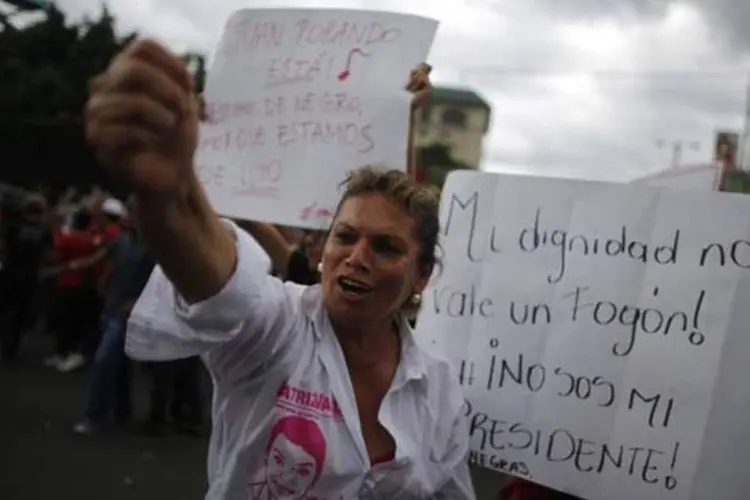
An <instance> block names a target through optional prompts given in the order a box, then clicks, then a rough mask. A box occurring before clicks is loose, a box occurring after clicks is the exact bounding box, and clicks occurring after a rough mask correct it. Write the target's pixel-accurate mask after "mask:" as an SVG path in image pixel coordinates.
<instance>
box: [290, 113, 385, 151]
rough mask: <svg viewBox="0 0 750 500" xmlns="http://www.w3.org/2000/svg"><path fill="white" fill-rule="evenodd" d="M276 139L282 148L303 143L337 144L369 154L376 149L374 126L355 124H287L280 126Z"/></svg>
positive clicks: (305, 122) (300, 122)
mask: <svg viewBox="0 0 750 500" xmlns="http://www.w3.org/2000/svg"><path fill="white" fill-rule="evenodd" d="M276 139H277V142H278V144H279V146H282V147H288V146H293V145H295V144H298V143H301V142H304V143H310V144H335V145H338V146H349V147H353V148H354V149H355V150H356V151H357V152H358V153H367V152H368V151H372V149H373V148H374V147H375V141H374V139H373V138H372V126H371V125H369V124H366V125H360V124H357V123H354V122H328V121H322V120H315V121H313V120H309V121H297V122H291V123H286V124H282V125H279V127H278V128H277V129H276Z"/></svg>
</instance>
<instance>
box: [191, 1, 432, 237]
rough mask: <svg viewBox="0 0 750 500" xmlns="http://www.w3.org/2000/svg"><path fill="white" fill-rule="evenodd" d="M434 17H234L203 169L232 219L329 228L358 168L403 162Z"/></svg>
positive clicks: (245, 13) (298, 13)
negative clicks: (415, 80) (413, 73)
mask: <svg viewBox="0 0 750 500" xmlns="http://www.w3.org/2000/svg"><path fill="white" fill-rule="evenodd" d="M436 29H437V22H435V21H432V20H429V19H425V18H421V17H416V16H411V15H400V14H393V13H385V12H372V11H364V10H320V9H318V10H299V9H294V10H292V9H257V10H255V9H254V10H242V11H239V12H236V13H235V14H233V15H232V16H231V18H230V19H229V21H228V23H227V25H226V27H225V30H224V34H223V36H222V39H221V42H220V45H219V49H218V51H217V53H216V57H215V61H214V64H213V67H212V70H211V71H210V73H209V78H208V81H207V83H206V92H205V98H206V103H207V108H206V111H207V114H208V123H206V124H204V125H203V126H202V127H201V134H200V141H199V146H198V154H197V161H196V168H197V169H198V174H199V176H200V178H201V180H202V182H203V185H204V186H205V188H206V191H207V193H208V196H209V198H210V199H211V201H212V203H213V204H214V206H215V207H216V209H217V210H218V211H219V212H220V213H222V214H224V215H227V216H230V217H239V218H243V219H257V220H264V221H268V222H274V223H280V224H286V225H289V226H298V227H308V228H323V227H326V226H327V225H328V224H329V222H330V219H331V217H332V215H333V211H334V210H335V206H336V204H337V201H338V198H339V193H338V186H339V184H340V183H341V182H342V181H343V180H344V179H345V177H346V173H347V172H348V171H349V170H351V169H353V168H356V167H359V166H362V165H365V164H372V163H380V164H385V165H388V166H390V167H391V168H402V169H405V168H406V165H405V161H406V148H407V139H408V138H407V133H408V123H409V119H408V118H409V102H410V96H409V94H408V93H407V92H406V91H405V90H404V86H405V85H406V81H407V79H408V77H409V71H410V70H411V69H412V68H413V67H414V66H416V65H417V64H419V63H420V62H422V61H425V60H426V58H427V54H428V52H429V49H430V46H431V45H432V41H433V38H434V36H435V31H436Z"/></svg>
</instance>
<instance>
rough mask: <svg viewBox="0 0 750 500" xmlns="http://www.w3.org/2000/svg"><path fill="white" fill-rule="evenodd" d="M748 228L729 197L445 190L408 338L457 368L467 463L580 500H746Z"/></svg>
mask: <svg viewBox="0 0 750 500" xmlns="http://www.w3.org/2000/svg"><path fill="white" fill-rule="evenodd" d="M748 214H750V198H748V197H742V196H736V195H726V194H719V193H692V192H688V191H671V190H664V189H658V188H652V187H643V188H641V187H628V186H622V185H615V184H606V183H592V182H579V181H568V180H554V179H544V178H530V177H515V176H501V175H496V174H490V173H479V172H455V173H453V174H451V175H450V176H449V178H448V182H447V184H446V186H445V189H444V191H443V198H442V206H441V222H442V226H441V227H442V231H443V234H442V246H443V249H444V254H445V256H444V259H445V269H444V270H443V271H442V273H441V274H439V275H436V277H435V278H434V279H433V281H432V282H431V284H430V286H429V288H428V289H427V290H426V293H425V303H424V305H423V308H422V313H421V316H420V318H419V321H418V332H417V336H418V337H419V338H420V340H421V341H423V342H424V343H426V344H432V345H433V347H434V348H436V349H438V350H441V351H443V352H444V353H445V354H446V355H447V356H449V357H450V358H451V360H452V361H453V363H454V364H455V366H456V369H457V373H458V375H459V377H460V381H461V384H462V386H463V387H464V390H465V396H466V400H467V401H466V406H465V411H466V414H467V416H468V418H469V421H470V435H471V450H472V451H471V455H470V460H471V462H472V463H474V464H477V465H480V466H484V467H487V468H490V469H494V470H499V471H503V472H507V473H511V474H514V475H518V476H523V477H526V478H529V479H531V480H533V481H536V482H539V483H542V484H545V485H548V486H550V487H552V488H555V489H559V490H563V491H566V492H568V493H571V494H574V495H577V496H579V497H582V498H585V499H590V500H605V499H606V500H631V499H633V498H638V499H639V500H646V499H659V500H669V499H675V500H702V499H706V498H715V497H716V495H717V494H718V495H719V496H720V497H721V498H722V499H737V500H739V499H741V498H746V496H747V491H750V480H749V479H748V474H747V473H746V472H745V471H744V469H745V467H746V464H747V462H746V460H745V459H744V458H743V457H744V453H745V452H744V451H743V450H744V449H747V446H748V445H750V438H748V437H747V436H748V435H749V434H750V433H749V432H748V429H747V416H748V415H749V414H750V389H747V388H746V386H748V385H750V384H748V383H747V378H748V374H750V368H748V366H749V365H748V359H750V334H749V332H750V330H749V329H748V328H749V327H750V312H748V311H747V310H748V309H750V308H748V305H747V304H748V302H749V301H750V280H749V279H748V276H750V223H748ZM739 415H742V417H740V416H739ZM717 492H720V493H717Z"/></svg>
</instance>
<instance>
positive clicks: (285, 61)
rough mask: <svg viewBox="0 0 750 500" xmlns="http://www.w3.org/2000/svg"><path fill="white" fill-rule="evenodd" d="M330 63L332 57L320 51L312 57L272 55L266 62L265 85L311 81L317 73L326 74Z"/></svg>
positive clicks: (331, 62) (330, 65) (273, 85)
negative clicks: (297, 57)
mask: <svg viewBox="0 0 750 500" xmlns="http://www.w3.org/2000/svg"><path fill="white" fill-rule="evenodd" d="M332 65H333V57H331V56H329V55H328V54H327V53H326V52H321V53H320V54H318V56H317V57H315V58H313V59H296V58H293V57H272V58H271V59H270V60H269V62H268V73H267V75H266V87H276V86H279V85H286V84H290V83H298V82H312V81H313V80H315V78H317V77H318V76H319V75H322V74H327V73H328V72H329V71H330V69H331V67H332Z"/></svg>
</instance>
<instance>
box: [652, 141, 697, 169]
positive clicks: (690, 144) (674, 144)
mask: <svg viewBox="0 0 750 500" xmlns="http://www.w3.org/2000/svg"><path fill="white" fill-rule="evenodd" d="M656 147H657V148H659V149H671V151H672V157H671V159H670V161H669V168H678V167H679V166H680V164H681V163H682V153H683V151H684V150H685V148H686V147H687V148H688V149H690V150H691V151H700V149H701V144H700V142H698V141H688V140H685V139H658V140H657V141H656Z"/></svg>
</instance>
